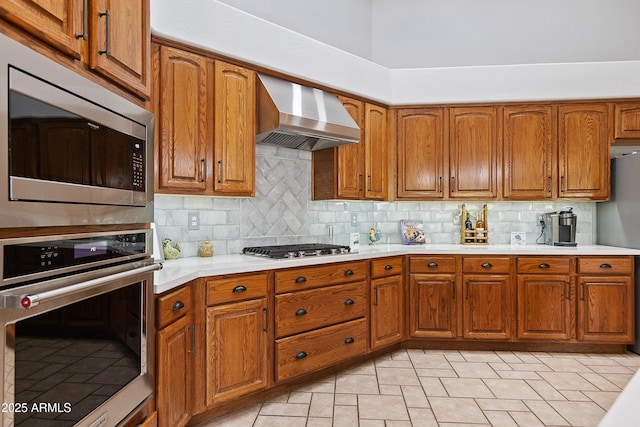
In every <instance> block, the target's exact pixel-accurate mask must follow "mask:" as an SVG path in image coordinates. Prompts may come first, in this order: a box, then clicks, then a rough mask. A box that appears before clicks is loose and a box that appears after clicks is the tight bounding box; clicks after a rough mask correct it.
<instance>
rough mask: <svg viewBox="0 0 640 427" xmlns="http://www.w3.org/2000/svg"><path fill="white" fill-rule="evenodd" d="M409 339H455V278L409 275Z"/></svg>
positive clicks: (452, 276) (450, 276)
mask: <svg viewBox="0 0 640 427" xmlns="http://www.w3.org/2000/svg"><path fill="white" fill-rule="evenodd" d="M409 292H410V299H409V301H411V304H412V306H411V307H410V309H409V310H410V311H409V327H410V332H409V333H410V334H411V336H412V337H417V338H420V337H422V338H426V337H430V338H454V337H455V336H456V335H457V329H456V319H457V313H458V310H457V295H456V279H455V276H454V275H426V274H424V275H423V274H412V275H411V278H410V283H409Z"/></svg>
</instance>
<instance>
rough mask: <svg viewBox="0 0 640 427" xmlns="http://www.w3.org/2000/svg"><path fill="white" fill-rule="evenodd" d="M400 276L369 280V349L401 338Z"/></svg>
mask: <svg viewBox="0 0 640 427" xmlns="http://www.w3.org/2000/svg"><path fill="white" fill-rule="evenodd" d="M402 316H403V310H402V276H390V277H385V278H382V279H372V280H371V349H376V348H380V347H384V346H386V345H389V344H393V343H396V342H399V341H401V340H402Z"/></svg>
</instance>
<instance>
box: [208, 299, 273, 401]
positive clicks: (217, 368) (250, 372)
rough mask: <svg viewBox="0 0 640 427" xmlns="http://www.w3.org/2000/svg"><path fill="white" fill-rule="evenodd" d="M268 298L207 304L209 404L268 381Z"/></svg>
mask: <svg viewBox="0 0 640 427" xmlns="http://www.w3.org/2000/svg"><path fill="white" fill-rule="evenodd" d="M266 310H267V302H266V299H265V298H261V299H257V300H250V301H245V302H239V303H233V304H227V305H221V306H214V307H209V308H207V354H208V358H207V373H206V374H207V405H212V404H214V403H219V402H224V401H228V400H231V399H233V398H236V397H239V396H242V395H243V394H246V393H249V392H251V391H255V390H260V389H262V388H264V387H266V385H267V372H268V369H267V361H268V352H267V321H268V319H267V315H266Z"/></svg>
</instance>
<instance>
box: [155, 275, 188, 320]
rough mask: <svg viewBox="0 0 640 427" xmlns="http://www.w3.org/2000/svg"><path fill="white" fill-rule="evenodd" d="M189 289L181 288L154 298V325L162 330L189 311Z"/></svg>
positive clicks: (186, 287)
mask: <svg viewBox="0 0 640 427" xmlns="http://www.w3.org/2000/svg"><path fill="white" fill-rule="evenodd" d="M191 307H192V304H191V287H190V286H188V285H187V286H183V287H181V288H180V289H176V290H174V291H171V292H169V293H167V294H163V295H160V296H159V297H157V298H156V325H157V327H158V329H162V328H164V327H165V326H167V325H168V324H170V323H173V322H175V321H176V320H178V319H179V318H181V317H182V316H184V315H185V314H187V313H188V312H189V311H190V310H191Z"/></svg>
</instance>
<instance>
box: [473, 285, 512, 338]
mask: <svg viewBox="0 0 640 427" xmlns="http://www.w3.org/2000/svg"><path fill="white" fill-rule="evenodd" d="M463 280H464V313H463V319H464V325H463V334H464V337H465V338H478V339H509V338H510V337H511V325H510V323H511V309H510V306H511V305H510V300H511V298H510V295H511V289H510V287H509V284H510V281H509V276H502V275H465V276H464V278H463Z"/></svg>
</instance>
